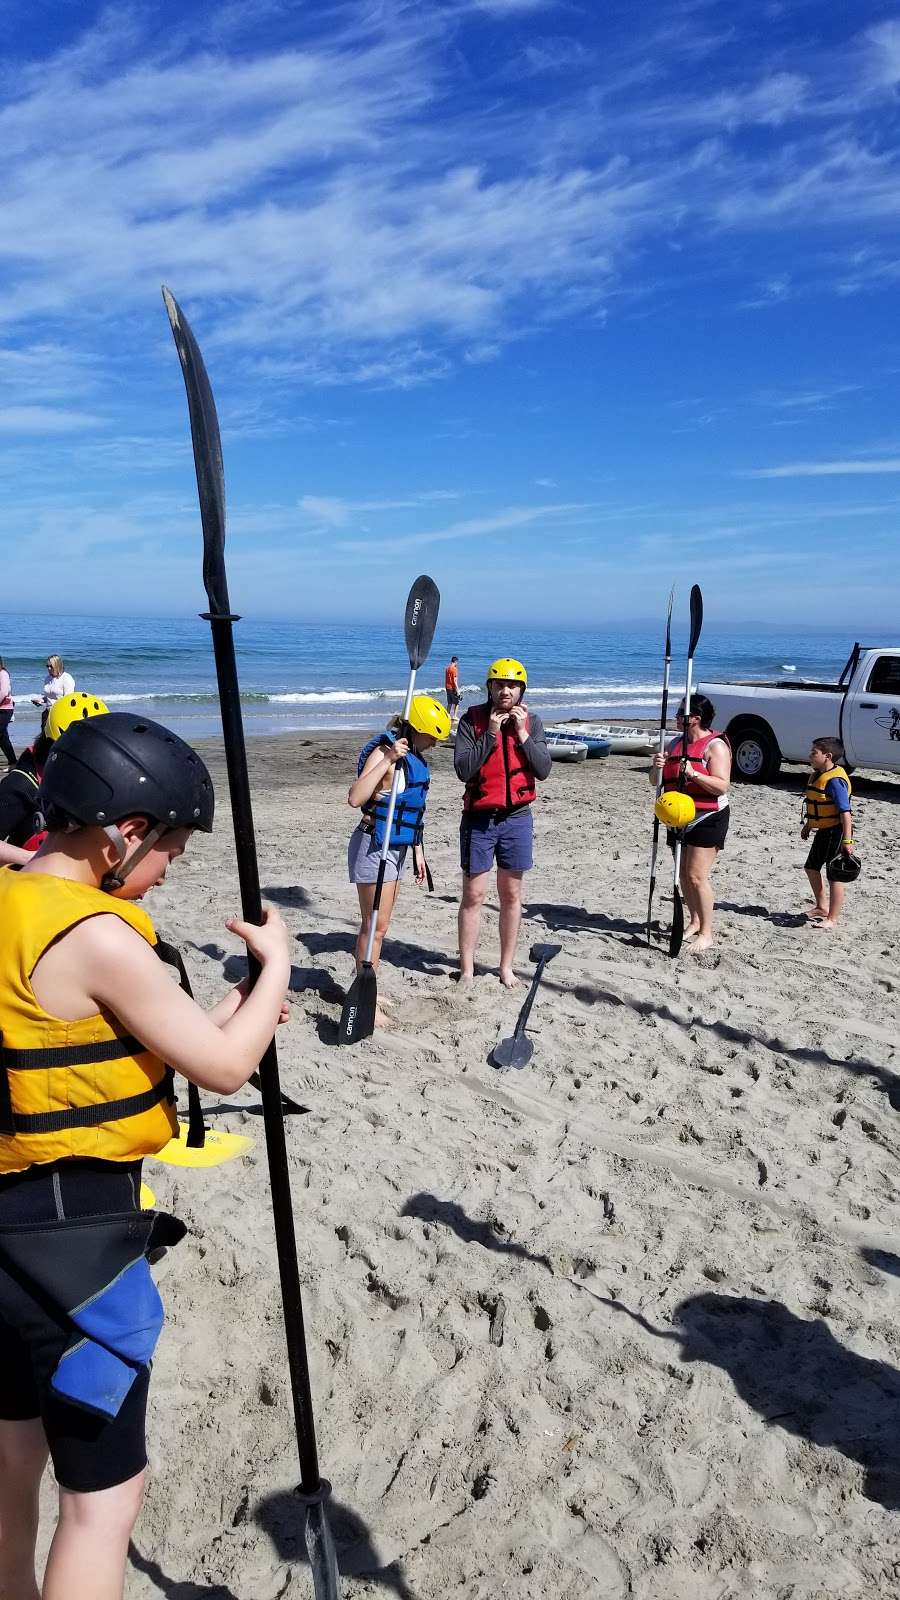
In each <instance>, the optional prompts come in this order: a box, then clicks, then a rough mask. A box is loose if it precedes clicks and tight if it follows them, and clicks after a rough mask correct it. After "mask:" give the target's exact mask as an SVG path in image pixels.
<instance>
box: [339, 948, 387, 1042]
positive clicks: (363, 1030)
mask: <svg viewBox="0 0 900 1600" xmlns="http://www.w3.org/2000/svg"><path fill="white" fill-rule="evenodd" d="M377 1003H378V982H377V979H376V977H375V968H374V967H370V966H369V965H368V963H364V964H363V966H362V967H361V968H360V970H359V972H358V973H357V975H356V977H355V978H354V980H353V983H352V984H351V985H350V990H349V993H348V995H347V998H346V1000H345V1001H344V1009H343V1011H342V1012H341V1025H340V1028H339V1029H338V1044H359V1042H360V1040H361V1039H371V1037H372V1035H373V1033H374V1032H375V1007H376V1005H377Z"/></svg>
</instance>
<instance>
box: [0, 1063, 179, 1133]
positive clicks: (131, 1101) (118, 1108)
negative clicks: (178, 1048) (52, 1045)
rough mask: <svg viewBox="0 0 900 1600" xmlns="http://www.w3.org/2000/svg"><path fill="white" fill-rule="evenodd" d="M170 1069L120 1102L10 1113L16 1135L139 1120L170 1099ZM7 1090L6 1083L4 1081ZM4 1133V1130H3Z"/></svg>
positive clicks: (95, 1126)
mask: <svg viewBox="0 0 900 1600" xmlns="http://www.w3.org/2000/svg"><path fill="white" fill-rule="evenodd" d="M170 1074H171V1069H169V1071H168V1072H166V1073H165V1074H164V1075H163V1077H161V1078H160V1080H159V1083H155V1084H154V1085H153V1088H152V1089H147V1090H145V1092H144V1093H143V1094H130V1095H126V1096H125V1098H124V1099H123V1100H100V1101H98V1102H97V1104H96V1105H92V1106H71V1107H70V1108H69V1109H68V1110H67V1111H39V1112H34V1113H30V1114H27V1115H26V1114H24V1113H23V1112H21V1111H13V1112H12V1122H13V1126H12V1129H11V1130H10V1131H11V1132H12V1133H15V1134H40V1133H64V1132H66V1131H67V1130H68V1129H69V1128H99V1127H100V1126H101V1125H102V1124H103V1123H104V1122H120V1121H122V1119H123V1118H125V1117H139V1116H141V1115H142V1113H143V1112H145V1111H150V1110H152V1108H153V1107H154V1106H155V1105H158V1104H159V1102H160V1100H167V1099H171V1096H172V1083H171V1075H170ZM6 1082H7V1086H8V1084H9V1079H8V1078H7V1080H6ZM4 1131H6V1130H4Z"/></svg>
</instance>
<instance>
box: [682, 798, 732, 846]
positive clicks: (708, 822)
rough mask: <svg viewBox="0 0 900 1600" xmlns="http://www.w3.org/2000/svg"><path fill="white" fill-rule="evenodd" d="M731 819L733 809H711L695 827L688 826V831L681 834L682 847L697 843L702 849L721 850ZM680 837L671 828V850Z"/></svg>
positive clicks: (724, 807)
mask: <svg viewBox="0 0 900 1600" xmlns="http://www.w3.org/2000/svg"><path fill="white" fill-rule="evenodd" d="M730 820H731V809H730V807H729V806H723V808H722V810H721V811H710V812H708V813H707V815H706V816H705V817H704V818H703V820H702V822H697V823H695V825H694V827H693V828H688V831H687V833H684V834H682V836H681V847H682V849H685V848H686V846H688V845H697V847H698V848H699V849H701V850H721V849H722V848H723V846H724V844H725V835H726V834H727V832H728V824H729V822H730ZM677 838H678V835H677V833H675V832H674V831H673V830H672V829H671V828H670V829H669V830H668V845H669V849H670V850H674V849H675V840H676V839H677Z"/></svg>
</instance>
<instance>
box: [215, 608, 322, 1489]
mask: <svg viewBox="0 0 900 1600" xmlns="http://www.w3.org/2000/svg"><path fill="white" fill-rule="evenodd" d="M204 620H205V621H208V622H209V625H210V629H211V631H212V641H213V653H214V655H215V661H216V678H217V680H218V686H219V702H220V705H221V709H222V731H223V734H224V738H225V763H226V766H227V769H228V789H229V793H230V795H231V811H232V818H233V823H234V842H235V846H236V849H237V868H238V881H239V883H240V891H241V909H242V911H243V914H244V918H245V919H246V921H247V922H255V923H257V924H259V923H261V922H262V920H263V911H262V895H261V893H260V887H259V867H258V864H257V859H256V838H255V834H254V829H253V810H252V804H251V799H250V780H249V777H248V773H247V751H246V746H245V744H244V724H243V719H242V716H241V702H240V693H239V689H238V676H237V662H236V661H235V655H234V633H233V629H232V624H233V623H234V622H237V621H238V620H239V619H238V618H237V617H234V616H232V615H231V614H229V615H227V616H213V615H212V614H211V613H209V612H207V613H205V615H204ZM248 961H249V970H250V983H251V985H252V984H254V983H255V982H256V979H257V978H258V976H259V973H260V966H259V962H258V961H257V960H256V958H255V957H254V956H252V955H250V953H249V952H248ZM259 1078H260V1091H261V1097H262V1107H263V1123H264V1126H265V1131H266V1153H267V1156H268V1164H269V1184H270V1187H271V1191H272V1211H273V1215H274V1218H275V1243H276V1247H277V1251H278V1276H279V1279H280V1282H281V1301H282V1306H283V1308H284V1326H285V1336H286V1342H287V1354H288V1368H289V1371H290V1378H291V1398H292V1401H293V1408H294V1426H295V1429H296V1434H297V1454H298V1457H299V1461H300V1484H301V1488H302V1490H303V1492H304V1494H310V1495H314V1494H316V1493H317V1492H318V1490H319V1489H320V1488H321V1483H322V1479H321V1474H320V1472H319V1458H318V1451H317V1449H316V1427H315V1421H314V1418H313V1403H312V1391H311V1388H310V1382H309V1363H308V1360H307V1355H306V1334H305V1328H304V1323H303V1301H302V1297H301V1293H300V1273H299V1269H298V1266H297V1243H296V1236H295V1233H294V1208H293V1204H292V1200H291V1184H290V1176H289V1173H288V1161H287V1146H286V1143H285V1136H284V1118H283V1116H282V1111H281V1084H280V1082H279V1073H278V1054H277V1051H276V1049H275V1041H274V1039H272V1040H271V1041H270V1042H269V1044H268V1045H267V1046H266V1051H265V1054H264V1056H263V1058H262V1061H261V1062H260V1064H259Z"/></svg>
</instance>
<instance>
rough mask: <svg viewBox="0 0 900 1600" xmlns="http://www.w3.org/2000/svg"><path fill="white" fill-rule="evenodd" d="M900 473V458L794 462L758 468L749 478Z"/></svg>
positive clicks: (748, 472) (856, 475)
mask: <svg viewBox="0 0 900 1600" xmlns="http://www.w3.org/2000/svg"><path fill="white" fill-rule="evenodd" d="M889 472H900V456H892V457H890V458H888V459H886V460H883V461H793V462H790V463H789V464H788V465H787V466H784V467H757V468H755V469H753V470H750V471H747V472H745V473H744V474H743V476H744V477H748V478H847V477H861V476H862V477H867V476H870V475H872V476H874V475H876V474H878V473H889Z"/></svg>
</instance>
